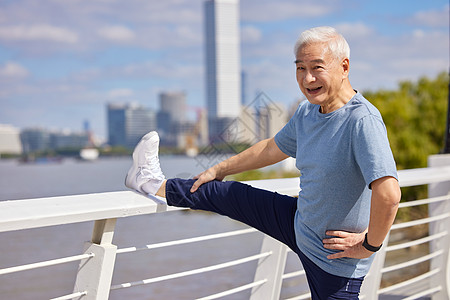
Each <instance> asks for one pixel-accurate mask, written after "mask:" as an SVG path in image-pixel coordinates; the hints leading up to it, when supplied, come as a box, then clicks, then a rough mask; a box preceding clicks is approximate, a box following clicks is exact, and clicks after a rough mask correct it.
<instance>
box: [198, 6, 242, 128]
mask: <svg viewBox="0 0 450 300" xmlns="http://www.w3.org/2000/svg"><path fill="white" fill-rule="evenodd" d="M205 42H206V97H207V107H208V119H209V121H210V122H209V123H210V133H211V134H212V135H213V136H214V135H216V134H217V133H220V132H221V131H222V127H223V126H226V124H227V123H229V121H227V120H231V119H234V118H237V117H239V114H240V111H241V58H240V30H239V0H207V1H205Z"/></svg>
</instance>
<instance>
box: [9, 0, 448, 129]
mask: <svg viewBox="0 0 450 300" xmlns="http://www.w3.org/2000/svg"><path fill="white" fill-rule="evenodd" d="M203 5H204V1H203V0H189V1H169V0H168V1H163V2H161V1H156V0H154V1H146V2H145V3H142V2H140V1H127V2H126V3H124V2H121V1H115V0H111V1H89V2H83V3H82V4H81V2H79V1H76V0H72V1H52V0H49V1H42V2H39V3H37V2H34V1H29V0H18V1H7V2H2V3H1V4H0V83H1V92H0V107H1V109H0V124H11V125H13V126H16V127H19V128H25V127H34V126H41V127H46V128H61V129H62V128H69V129H72V130H75V131H77V130H81V129H82V126H83V122H84V121H85V120H89V122H90V123H91V128H92V130H93V131H94V132H95V133H96V134H98V135H100V136H103V137H106V134H107V122H106V113H105V110H104V106H105V105H106V103H108V102H138V103H140V104H142V105H144V106H147V107H150V108H152V109H154V110H158V109H159V106H158V102H159V101H158V97H159V94H160V93H161V92H164V91H173V90H177V91H179V90H182V91H184V92H185V93H186V101H187V105H188V106H192V107H206V96H205V89H206V88H205V83H204V78H205V76H204V72H205V66H204V59H205V51H204V38H203V35H204V34H203V33H204V29H203V24H204V17H203ZM240 15H241V22H240V25H241V41H242V42H241V59H242V70H243V71H244V72H245V73H246V86H247V91H246V93H247V98H248V99H249V100H250V101H249V102H251V100H252V99H253V98H254V97H255V95H256V93H257V92H258V91H264V92H265V93H266V94H268V95H269V96H270V97H271V98H272V99H274V100H275V101H279V102H282V103H284V104H285V105H286V106H289V105H290V104H291V103H293V102H294V101H296V100H297V99H298V98H301V97H302V96H301V93H300V91H299V89H298V87H297V84H296V82H295V73H294V66H293V63H292V61H293V60H294V56H293V52H292V48H293V45H294V43H295V40H296V38H297V37H298V35H299V34H300V32H301V31H302V30H304V29H307V28H309V27H313V26H320V25H329V26H334V27H336V28H337V29H338V30H339V31H340V32H342V33H343V34H344V36H345V37H346V38H347V39H348V41H349V44H350V47H351V49H352V53H351V58H350V61H351V72H350V79H351V82H352V84H353V87H354V88H356V89H358V90H361V91H364V90H369V89H370V90H375V89H379V88H385V89H392V88H395V87H396V86H397V83H398V82H399V81H401V80H417V79H418V78H419V77H421V76H430V77H434V76H436V75H437V74H438V73H439V72H442V71H448V67H449V58H448V53H449V45H448V30H449V29H448V18H449V5H448V1H442V0H436V1H406V0H402V1H394V2H392V1H389V2H388V1H385V0H383V1H376V2H374V1H356V0H347V1H343V0H342V1H331V0H329V1H322V2H321V3H317V2H316V1H309V0H302V1H292V0H282V1H275V0H258V1H256V0H244V1H241V3H240Z"/></svg>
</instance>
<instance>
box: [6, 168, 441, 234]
mask: <svg viewBox="0 0 450 300" xmlns="http://www.w3.org/2000/svg"><path fill="white" fill-rule="evenodd" d="M398 175H399V181H400V185H401V186H410V185H418V184H429V183H435V182H442V181H450V166H447V167H435V168H420V169H410V170H400V171H399V172H398ZM299 181H300V180H299V178H298V177H296V178H281V179H264V180H252V181H244V183H247V184H250V185H252V186H254V187H259V188H264V189H268V190H272V191H277V192H279V193H283V194H290V195H295V194H297V193H298V191H299ZM158 209H161V207H158V204H156V203H155V202H153V201H151V200H149V199H147V198H146V197H143V196H142V195H139V194H137V193H134V192H132V191H118V192H105V193H94V194H81V195H71V196H59V197H46V198H35V199H25V200H9V201H0V232H6V231H14V230H21V229H30V228H37V227H45V226H53V225H63V224H70V223H79V222H86V221H95V220H101V219H111V218H122V217H130V216H136V215H144V214H151V213H155V212H157V211H158ZM178 209H179V208H175V207H167V208H164V211H165V210H178Z"/></svg>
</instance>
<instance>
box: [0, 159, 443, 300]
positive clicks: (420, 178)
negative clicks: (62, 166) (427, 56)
mask: <svg viewBox="0 0 450 300" xmlns="http://www.w3.org/2000/svg"><path fill="white" fill-rule="evenodd" d="M430 166H432V168H424V169H414V170H404V171H399V178H400V185H401V186H402V187H406V186H413V185H424V184H428V185H429V196H430V198H428V199H422V200H416V201H413V202H408V203H401V205H400V209H403V208H405V207H411V206H417V205H428V208H429V209H428V210H429V216H428V217H427V218H423V219H419V220H412V221H410V222H406V223H399V224H394V225H393V227H392V231H401V230H405V228H409V227H413V226H420V225H424V224H428V226H429V234H428V236H426V237H421V238H419V239H417V240H415V241H404V242H401V243H399V244H391V243H390V242H389V237H388V238H387V240H386V242H385V244H386V245H385V246H383V248H382V250H381V251H380V252H379V253H378V254H377V256H376V258H375V261H374V263H373V266H372V269H371V271H370V273H369V274H368V276H367V277H366V280H365V282H364V285H363V288H362V291H361V299H377V298H380V299H383V297H385V296H388V295H401V297H402V298H405V299H418V298H420V297H424V296H432V297H433V300H434V299H439V300H441V299H442V300H443V299H449V285H450V284H449V277H450V276H449V274H450V267H449V244H450V242H449V240H450V238H449V234H448V230H449V229H450V196H449V191H450V156H448V155H442V156H434V157H431V158H430ZM247 183H248V184H251V185H253V186H256V187H263V188H265V189H269V190H274V191H278V192H280V193H285V194H292V195H294V194H296V193H297V192H298V186H299V179H298V178H291V179H273V180H259V181H249V182H247ZM168 210H177V208H171V207H166V206H165V205H159V204H156V203H152V202H150V201H148V199H147V198H145V197H143V196H141V195H138V194H136V193H133V192H130V191H126V192H111V193H99V194H85V195H75V196H64V197H52V198H40V199H28V200H20V201H3V202H0V232H8V231H14V230H21V229H29V228H38V227H45V226H54V225H62V224H72V223H78V222H85V221H95V225H94V231H93V234H92V239H91V241H90V242H87V243H86V244H85V251H84V253H81V254H79V255H74V256H71V257H63V258H57V259H53V260H48V261H42V262H37V263H32V264H27V265H22V266H14V267H8V268H4V269H0V276H7V275H9V274H12V273H17V272H24V271H28V270H32V269H36V268H42V267H47V266H53V265H57V264H64V263H69V262H74V261H79V262H80V267H79V270H78V272H77V276H76V278H75V285H74V286H75V288H74V290H73V293H72V294H68V295H63V296H60V297H57V298H54V299H108V297H109V294H110V292H113V291H114V290H118V289H123V288H131V287H134V286H137V285H145V284H150V283H157V282H162V281H168V280H172V279H174V278H180V277H185V276H191V275H193V274H198V273H204V272H210V271H212V270H217V269H222V268H228V267H230V266H234V265H238V264H245V263H247V262H251V261H257V262H258V264H257V267H256V270H255V276H254V281H253V282H250V283H248V282H245V283H243V284H242V285H241V286H239V287H234V288H231V289H229V290H226V291H217V292H216V293H215V294H212V295H209V296H206V297H203V298H201V299H217V298H220V297H224V296H227V295H233V294H236V293H239V292H242V291H246V290H247V291H250V290H251V299H278V298H279V297H280V291H281V289H282V285H283V281H284V280H288V279H292V278H295V277H302V276H303V277H304V276H305V273H304V271H303V270H301V269H300V270H296V271H293V272H289V273H284V269H285V264H286V257H287V254H288V252H289V251H288V249H287V247H286V246H284V245H282V244H281V243H279V242H277V241H275V240H273V239H272V238H270V237H267V236H266V237H265V238H264V240H263V244H262V247H261V251H260V253H256V254H253V255H250V256H246V257H242V258H239V259H235V260H232V261H228V262H222V263H218V264H215V265H212V266H207V267H202V268H197V269H193V270H188V271H182V272H177V273H173V274H169V275H164V276H159V277H154V278H148V279H143V280H139V281H133V282H125V283H121V284H116V285H113V286H111V281H112V274H113V269H114V262H115V260H116V255H117V254H123V253H132V252H137V251H145V250H150V249H156V248H164V247H171V246H175V245H183V244H188V243H200V242H204V241H208V240H213V239H223V238H228V237H232V236H238V235H244V234H251V233H253V232H255V231H256V230H254V229H251V228H250V229H244V230H237V231H232V232H227V233H220V234H212V235H207V236H200V237H195V238H188V239H181V240H178V241H169V242H163V243H156V244H149V245H145V246H140V247H128V248H123V249H117V247H116V246H115V245H113V243H112V241H113V234H114V229H115V224H116V219H117V218H125V217H132V216H137V215H143V214H152V213H164V212H165V211H168ZM424 244H428V245H429V252H428V253H427V254H425V255H422V256H420V257H417V258H408V259H407V260H406V261H403V262H400V263H396V264H395V265H391V266H385V265H384V264H385V256H386V253H390V252H393V251H399V250H400V251H401V250H403V249H408V248H411V247H416V246H419V245H424ZM422 262H429V264H430V267H429V270H428V271H426V272H424V273H422V274H419V275H417V276H416V277H414V278H409V279H407V280H403V281H402V282H398V283H396V284H393V285H390V286H386V287H383V288H380V282H381V279H382V276H384V275H385V274H386V273H389V272H394V271H398V270H402V269H405V268H408V267H410V266H412V265H416V264H419V263H422ZM289 297H290V298H289V300H293V299H308V298H310V294H309V292H304V293H301V294H300V295H295V296H289Z"/></svg>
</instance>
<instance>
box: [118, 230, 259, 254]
mask: <svg viewBox="0 0 450 300" xmlns="http://www.w3.org/2000/svg"><path fill="white" fill-rule="evenodd" d="M253 232H257V230H256V229H254V228H249V229H242V230H236V231H230V232H224V233H217V234H211V235H205V236H199V237H195V238H189V239H182V240H177V241H170V242H163V243H158V244H152V245H145V246H143V247H140V248H137V247H128V248H122V249H118V250H117V254H122V253H129V252H135V251H141V250H150V249H156V248H163V247H169V246H175V245H182V244H188V243H195V242H201V241H208V240H213V239H218V238H224V237H230V236H236V235H242V234H247V233H253Z"/></svg>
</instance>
